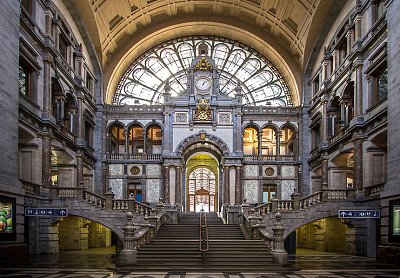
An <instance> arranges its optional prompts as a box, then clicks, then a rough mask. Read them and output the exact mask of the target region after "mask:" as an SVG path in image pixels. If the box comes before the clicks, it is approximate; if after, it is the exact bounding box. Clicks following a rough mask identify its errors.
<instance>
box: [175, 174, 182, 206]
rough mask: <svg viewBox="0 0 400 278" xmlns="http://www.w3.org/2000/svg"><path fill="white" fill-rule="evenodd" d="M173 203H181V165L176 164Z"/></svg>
mask: <svg viewBox="0 0 400 278" xmlns="http://www.w3.org/2000/svg"><path fill="white" fill-rule="evenodd" d="M175 169H176V178H175V204H177V205H182V167H181V166H176V167H175Z"/></svg>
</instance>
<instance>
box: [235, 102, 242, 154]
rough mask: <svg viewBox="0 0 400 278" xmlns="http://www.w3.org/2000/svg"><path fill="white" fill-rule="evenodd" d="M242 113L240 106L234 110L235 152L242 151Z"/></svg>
mask: <svg viewBox="0 0 400 278" xmlns="http://www.w3.org/2000/svg"><path fill="white" fill-rule="evenodd" d="M242 115H243V113H242V112H241V109H240V108H237V110H236V148H235V152H237V153H241V152H243V134H242Z"/></svg>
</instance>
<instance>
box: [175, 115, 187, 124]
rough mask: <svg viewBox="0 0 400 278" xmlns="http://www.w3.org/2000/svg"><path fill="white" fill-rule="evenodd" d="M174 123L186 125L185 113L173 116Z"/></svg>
mask: <svg viewBox="0 0 400 278" xmlns="http://www.w3.org/2000/svg"><path fill="white" fill-rule="evenodd" d="M175 121H176V122H177V123H187V121H188V120H187V113H186V112H185V113H176V115H175Z"/></svg>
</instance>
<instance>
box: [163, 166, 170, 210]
mask: <svg viewBox="0 0 400 278" xmlns="http://www.w3.org/2000/svg"><path fill="white" fill-rule="evenodd" d="M163 185H164V186H163V194H164V204H169V203H170V200H169V166H164V183H163Z"/></svg>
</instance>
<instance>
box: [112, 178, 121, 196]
mask: <svg viewBox="0 0 400 278" xmlns="http://www.w3.org/2000/svg"><path fill="white" fill-rule="evenodd" d="M109 185H110V190H111V192H112V193H114V199H122V196H123V195H122V179H110V180H109Z"/></svg>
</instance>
